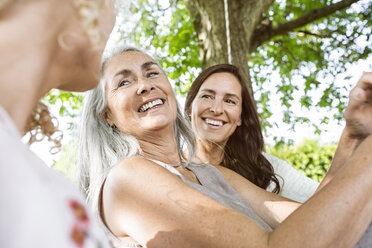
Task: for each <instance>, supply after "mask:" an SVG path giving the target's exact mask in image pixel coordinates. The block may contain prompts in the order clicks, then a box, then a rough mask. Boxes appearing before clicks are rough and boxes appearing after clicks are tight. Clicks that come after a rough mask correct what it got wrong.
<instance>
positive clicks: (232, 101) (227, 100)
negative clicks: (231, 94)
mask: <svg viewBox="0 0 372 248" xmlns="http://www.w3.org/2000/svg"><path fill="white" fill-rule="evenodd" d="M225 102H227V103H229V104H236V102H235V101H234V100H231V99H226V100H225Z"/></svg>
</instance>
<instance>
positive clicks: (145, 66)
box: [141, 61, 158, 70]
mask: <svg viewBox="0 0 372 248" xmlns="http://www.w3.org/2000/svg"><path fill="white" fill-rule="evenodd" d="M153 65H156V66H158V64H157V63H155V62H154V61H149V62H146V63H144V64H143V65H142V66H141V69H142V70H144V69H147V68H149V67H151V66H153Z"/></svg>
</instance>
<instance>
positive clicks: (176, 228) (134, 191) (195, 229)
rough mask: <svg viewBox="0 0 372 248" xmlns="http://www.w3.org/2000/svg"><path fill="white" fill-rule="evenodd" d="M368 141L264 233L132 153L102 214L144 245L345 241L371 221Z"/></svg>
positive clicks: (106, 195)
mask: <svg viewBox="0 0 372 248" xmlns="http://www.w3.org/2000/svg"><path fill="white" fill-rule="evenodd" d="M371 146H372V137H369V138H367V139H366V140H365V141H364V142H363V143H362V144H361V145H360V147H359V148H358V150H357V151H356V152H355V154H354V156H353V157H352V159H350V160H349V162H348V164H347V166H345V167H344V168H343V169H342V170H340V172H339V173H337V175H336V176H335V178H334V180H332V182H331V183H329V184H328V185H327V186H326V187H324V188H323V189H322V190H321V191H320V192H319V193H318V194H316V195H315V196H314V197H313V198H312V199H310V200H309V201H308V202H307V203H305V204H304V205H303V206H302V207H300V208H299V209H298V210H296V211H295V212H294V214H292V215H291V216H290V217H288V218H287V219H286V220H285V221H283V223H282V224H281V225H280V226H279V227H278V228H277V229H276V230H275V231H274V232H273V233H271V234H270V233H267V232H265V231H264V230H263V229H261V228H260V227H259V226H258V225H257V224H256V223H254V222H253V221H251V220H250V219H248V218H247V217H245V216H243V215H241V214H240V213H237V212H236V211H234V210H232V209H230V208H228V207H225V206H223V205H221V204H219V203H218V202H216V201H214V200H212V199H210V198H208V197H206V196H204V195H203V194H201V193H200V192H198V191H196V190H194V189H192V188H191V187H189V186H188V185H186V184H185V183H183V182H182V181H181V180H179V178H177V177H176V176H174V175H173V174H171V173H170V172H169V171H167V170H166V169H164V168H162V167H160V166H159V165H157V164H155V163H153V162H151V161H148V160H146V159H143V158H138V157H134V158H129V159H126V160H124V161H122V162H121V163H120V164H119V165H118V166H116V167H115V168H114V169H113V170H112V171H111V172H110V173H109V176H108V178H107V181H106V184H105V187H104V192H103V205H104V216H105V220H106V223H107V224H108V226H109V227H110V229H111V230H112V231H113V232H114V233H115V234H116V235H117V236H124V235H130V236H131V237H133V238H134V239H135V240H137V241H138V242H139V243H141V244H142V245H144V246H146V247H262V248H266V247H276V248H280V247H286V248H290V247H300V246H301V247H317V248H318V247H331V244H335V247H350V246H352V245H353V244H355V243H356V242H357V241H358V239H359V237H360V236H361V235H362V234H363V232H364V230H365V229H366V227H367V225H368V224H369V223H370V221H371V213H372V199H371V197H369V196H370V192H371V190H372V180H369V178H371V177H372V156H371V155H369V149H370V147H371ZM355 182H358V184H357V183H355ZM261 192H265V191H263V190H262V191H261ZM265 193H268V192H265ZM268 194H269V193H268ZM257 195H258V196H260V195H259V194H258V193H257ZM278 197H279V196H278ZM269 201H270V200H269ZM269 203H270V202H269ZM265 204H266V202H265V201H263V206H265Z"/></svg>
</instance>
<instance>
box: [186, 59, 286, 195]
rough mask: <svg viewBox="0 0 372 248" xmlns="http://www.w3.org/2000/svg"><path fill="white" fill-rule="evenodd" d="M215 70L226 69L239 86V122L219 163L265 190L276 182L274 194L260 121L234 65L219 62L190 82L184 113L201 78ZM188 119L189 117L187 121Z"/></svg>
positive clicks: (200, 83) (205, 77) (271, 171)
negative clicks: (240, 122) (240, 95)
mask: <svg viewBox="0 0 372 248" xmlns="http://www.w3.org/2000/svg"><path fill="white" fill-rule="evenodd" d="M217 72H229V73H231V74H233V75H235V77H236V78H237V79H238V81H239V83H240V86H241V88H242V114H241V120H242V124H241V125H240V126H238V127H237V128H236V130H235V132H234V133H233V134H232V135H231V136H230V138H229V140H228V141H227V143H226V146H225V148H224V157H223V160H222V163H221V165H222V166H224V167H226V168H229V169H231V170H233V171H235V172H236V173H238V174H240V175H241V176H243V177H245V178H246V179H248V180H249V181H251V182H252V183H254V184H256V185H257V186H259V187H260V188H263V189H266V188H267V187H268V186H269V184H270V182H271V181H273V182H274V184H275V189H274V190H273V192H274V193H279V192H280V185H279V181H278V179H277V178H276V176H275V173H274V169H273V167H272V165H271V164H270V162H269V161H268V160H267V159H266V158H265V157H264V155H263V154H262V152H263V148H264V141H263V136H262V132H261V123H260V120H259V116H258V113H257V110H256V105H255V104H254V102H253V99H252V97H251V95H250V94H249V91H248V88H247V85H246V83H245V81H244V80H243V77H242V74H241V73H240V72H239V69H238V68H237V67H236V66H233V65H230V64H219V65H214V66H211V67H209V68H208V69H206V70H204V71H202V72H201V73H200V75H199V76H198V77H197V78H196V79H195V81H194V82H193V83H192V85H191V87H190V90H189V92H188V94H187V97H186V103H185V115H186V116H188V119H189V120H190V117H189V115H188V114H187V113H190V112H191V104H192V102H193V101H194V99H195V97H196V95H197V94H198V92H199V89H200V87H201V86H202V84H203V83H204V81H205V80H206V79H207V78H208V77H209V76H210V75H212V74H214V73H217ZM190 121H191V120H190Z"/></svg>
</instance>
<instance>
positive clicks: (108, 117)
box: [103, 109, 115, 127]
mask: <svg viewBox="0 0 372 248" xmlns="http://www.w3.org/2000/svg"><path fill="white" fill-rule="evenodd" d="M111 115H112V114H111V111H110V110H109V109H106V110H105V112H104V114H103V117H104V118H105V120H106V121H107V123H108V124H109V125H110V127H112V126H114V125H115V123H114V121H113V120H112V117H111Z"/></svg>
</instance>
